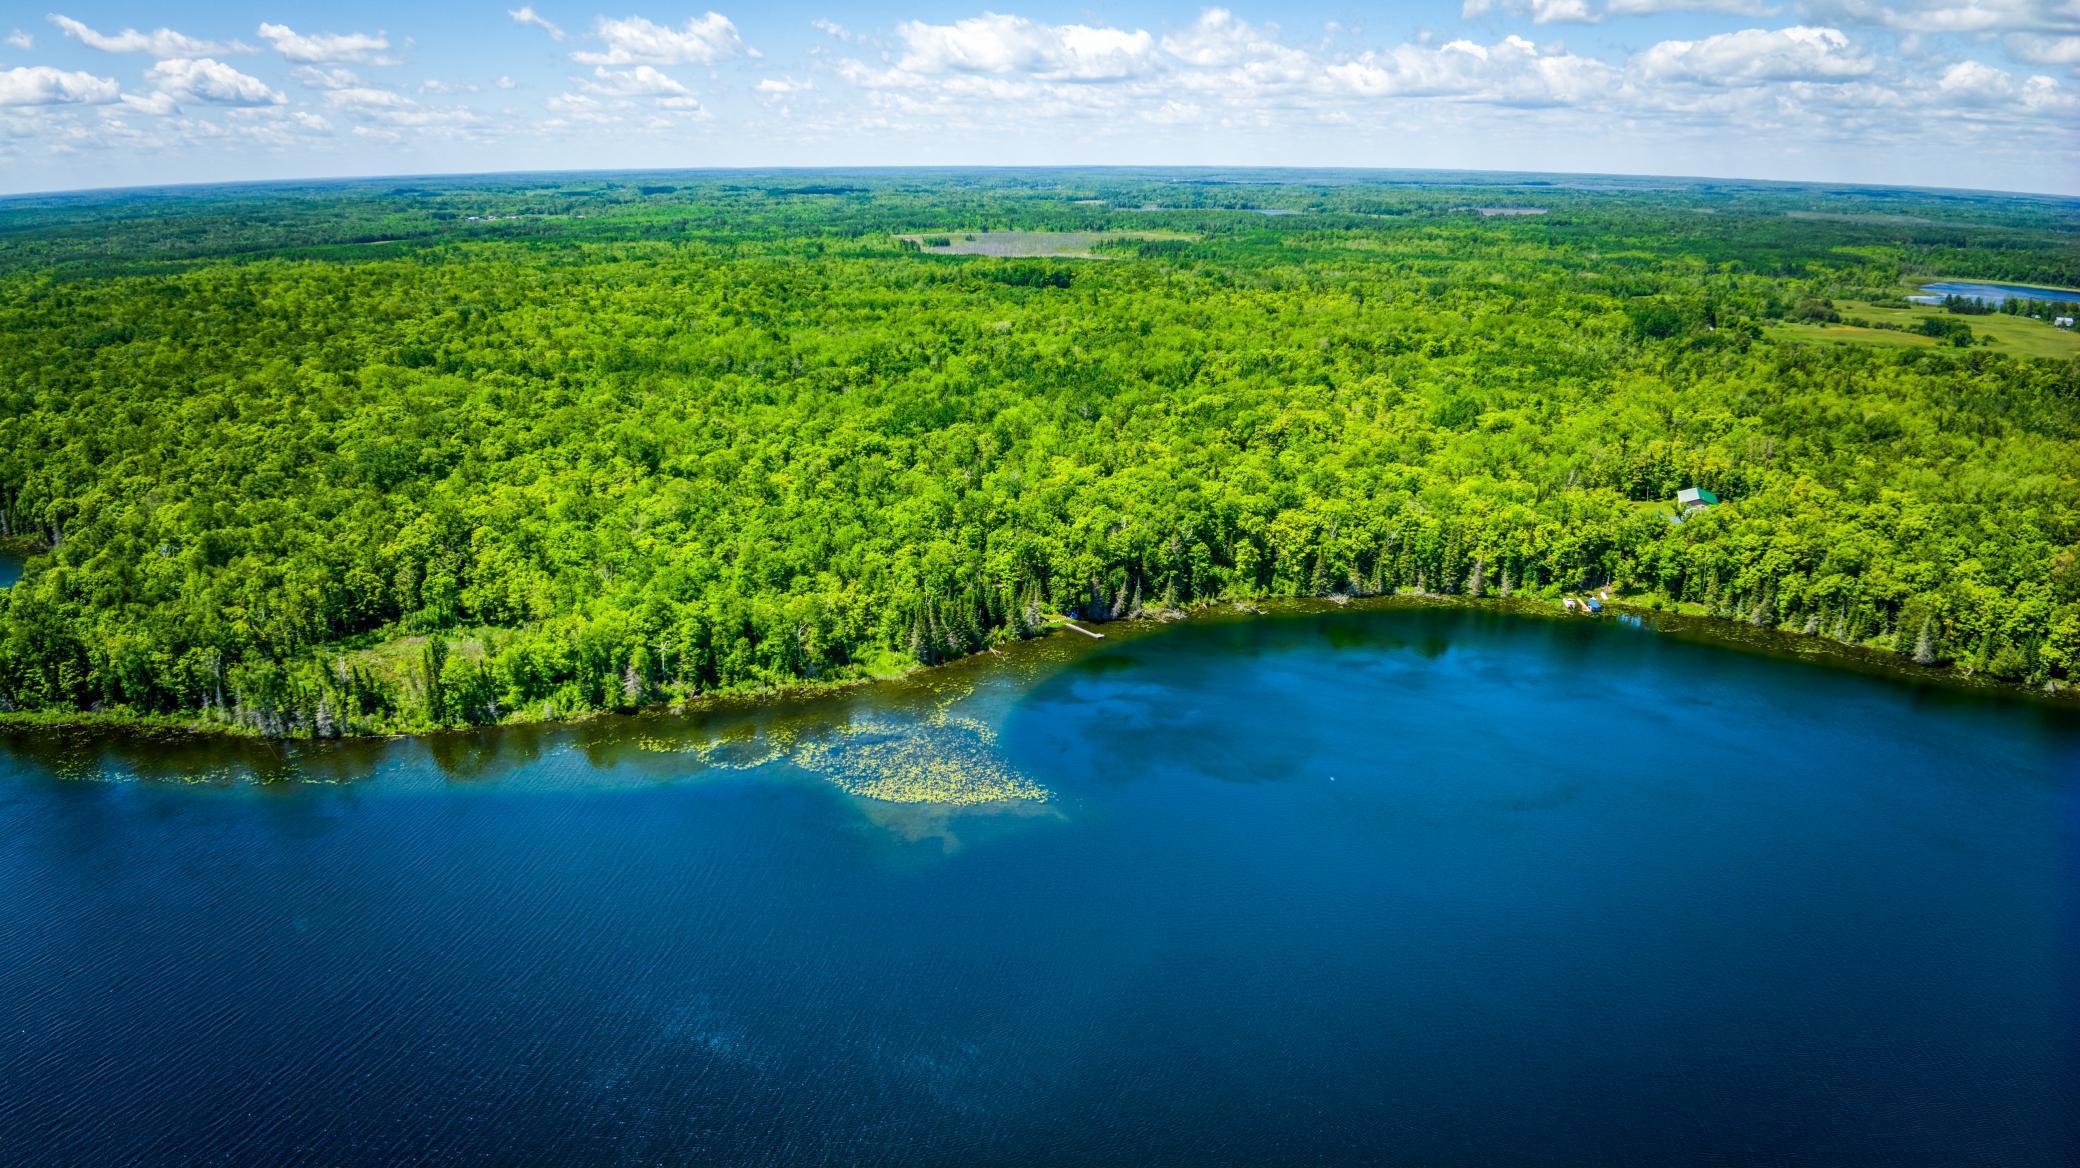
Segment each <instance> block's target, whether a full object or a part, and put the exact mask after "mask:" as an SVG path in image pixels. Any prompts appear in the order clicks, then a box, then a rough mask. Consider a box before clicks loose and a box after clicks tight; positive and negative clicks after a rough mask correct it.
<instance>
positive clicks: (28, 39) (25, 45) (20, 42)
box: [7, 29, 36, 49]
mask: <svg viewBox="0 0 2080 1168" xmlns="http://www.w3.org/2000/svg"><path fill="white" fill-rule="evenodd" d="M7 43H8V44H10V45H13V46H14V47H15V48H18V49H33V48H35V47H36V38H35V37H32V36H30V35H29V34H28V33H25V32H23V31H22V30H21V29H15V30H14V31H13V32H11V33H8V34H7Z"/></svg>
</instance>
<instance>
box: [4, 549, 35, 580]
mask: <svg viewBox="0 0 2080 1168" xmlns="http://www.w3.org/2000/svg"><path fill="white" fill-rule="evenodd" d="M28 562H29V557H27V556H24V555H21V554H19V553H17V552H11V551H8V550H7V549H5V548H0V588H8V587H12V586H13V584H14V582H15V581H17V580H19V579H21V578H22V569H23V568H24V567H25V566H27V564H28Z"/></svg>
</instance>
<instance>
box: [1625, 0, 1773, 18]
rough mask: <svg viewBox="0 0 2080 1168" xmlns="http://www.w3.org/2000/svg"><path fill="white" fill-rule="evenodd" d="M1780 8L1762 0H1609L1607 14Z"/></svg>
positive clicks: (1752, 12)
mask: <svg viewBox="0 0 2080 1168" xmlns="http://www.w3.org/2000/svg"><path fill="white" fill-rule="evenodd" d="M1779 11H1781V10H1780V9H1778V8H1777V7H1776V6H1775V5H1772V4H1768V3H1765V2H1764V0H1610V3H1609V4H1607V5H1605V6H1604V13H1605V14H1606V15H1609V16H1658V15H1660V14H1661V13H1664V12H1723V13H1727V14H1729V15H1733V16H1775V15H1776V14H1777V13H1778V12H1779Z"/></svg>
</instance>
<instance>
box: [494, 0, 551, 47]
mask: <svg viewBox="0 0 2080 1168" xmlns="http://www.w3.org/2000/svg"><path fill="white" fill-rule="evenodd" d="M506 15H507V16H510V17H512V18H513V23H515V24H526V25H532V26H534V27H535V28H538V29H541V30H542V31H543V32H545V33H548V34H549V39H550V40H556V41H560V40H562V39H563V30H562V29H560V28H558V27H556V26H555V25H554V24H551V23H549V21H548V20H547V19H546V18H545V17H543V16H542V14H541V13H539V12H536V11H535V10H534V5H532V4H523V5H521V6H520V7H518V8H508V9H506Z"/></svg>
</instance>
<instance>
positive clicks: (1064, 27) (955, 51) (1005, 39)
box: [896, 13, 1156, 81]
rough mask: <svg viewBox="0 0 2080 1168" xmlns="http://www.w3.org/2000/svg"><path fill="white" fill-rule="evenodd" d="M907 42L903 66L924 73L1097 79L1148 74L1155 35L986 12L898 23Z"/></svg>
mask: <svg viewBox="0 0 2080 1168" xmlns="http://www.w3.org/2000/svg"><path fill="white" fill-rule="evenodd" d="M896 35H897V36H899V37H901V38H902V40H903V44H904V53H903V57H902V60H901V61H900V62H898V67H899V68H902V69H905V70H910V71H913V72H920V73H935V72H945V71H958V72H967V73H995V74H1010V73H1024V74H1030V75H1032V76H1034V77H1038V78H1041V79H1043V80H1046V79H1055V78H1063V79H1074V80H1078V81H1096V80H1105V79H1112V78H1119V77H1129V76H1133V75H1135V74H1137V73H1142V72H1146V71H1147V70H1148V69H1149V68H1150V66H1151V65H1152V64H1153V63H1154V61H1155V57H1156V42H1155V38H1154V37H1152V36H1150V35H1149V34H1148V33H1147V32H1145V31H1143V30H1140V29H1136V30H1134V31H1132V32H1128V31H1126V30H1125V29H1118V28H1094V27H1092V26H1090V25H1084V24H1055V25H1050V24H1042V23H1040V22H1038V21H1034V20H1028V19H1026V18H1025V17H1022V16H1002V15H998V14H996V13H987V14H985V15H982V16H978V17H972V18H970V19H967V20H960V21H955V22H954V23H952V24H924V23H921V22H918V21H908V22H905V23H904V24H901V25H899V26H897V28H896Z"/></svg>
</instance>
